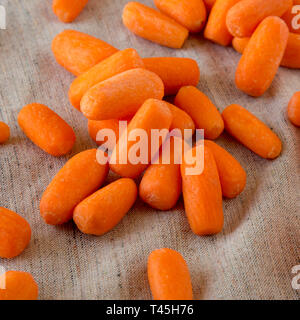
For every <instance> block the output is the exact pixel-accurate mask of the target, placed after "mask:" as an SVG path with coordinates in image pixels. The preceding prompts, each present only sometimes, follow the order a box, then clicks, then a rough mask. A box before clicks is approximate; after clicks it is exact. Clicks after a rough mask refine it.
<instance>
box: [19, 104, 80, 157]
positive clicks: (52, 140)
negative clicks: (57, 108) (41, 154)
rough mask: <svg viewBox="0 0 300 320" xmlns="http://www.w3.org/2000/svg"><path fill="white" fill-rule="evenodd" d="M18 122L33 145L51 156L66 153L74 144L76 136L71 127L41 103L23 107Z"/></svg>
mask: <svg viewBox="0 0 300 320" xmlns="http://www.w3.org/2000/svg"><path fill="white" fill-rule="evenodd" d="M18 123H19V126H20V128H21V129H22V130H23V132H24V133H25V134H26V136H27V137H28V138H29V139H30V140H31V141H32V142H33V143H34V144H35V145H37V146H38V147H40V148H41V149H42V150H44V151H45V152H47V153H49V154H51V155H52V156H55V157H60V156H63V155H66V154H67V153H69V152H70V151H71V150H72V148H73V146H74V143H75V140H76V137H75V133H74V131H73V129H72V128H71V127H70V126H69V125H68V124H67V123H66V122H65V120H63V119H62V118H61V117H60V116H59V115H58V114H56V113H55V112H54V111H52V110H51V109H49V108H48V107H47V106H45V105H43V104H39V103H31V104H28V105H27V106H25V107H23V108H22V110H21V111H20V112H19V115H18Z"/></svg>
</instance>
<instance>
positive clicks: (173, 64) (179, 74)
mask: <svg viewBox="0 0 300 320" xmlns="http://www.w3.org/2000/svg"><path fill="white" fill-rule="evenodd" d="M143 60H144V63H145V67H146V69H148V70H150V71H152V72H154V73H156V74H157V75H158V76H159V77H160V78H161V80H162V81H163V83H164V86H165V95H173V94H176V93H177V92H178V90H179V89H180V88H181V87H183V86H197V84H198V82H199V78H200V70H199V67H198V64H197V62H196V61H195V60H193V59H190V58H177V57H155V58H145V59H143Z"/></svg>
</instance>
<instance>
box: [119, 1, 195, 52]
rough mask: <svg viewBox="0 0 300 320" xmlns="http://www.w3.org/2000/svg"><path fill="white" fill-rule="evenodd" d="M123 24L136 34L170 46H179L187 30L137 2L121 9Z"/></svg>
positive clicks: (182, 42) (186, 34)
mask: <svg viewBox="0 0 300 320" xmlns="http://www.w3.org/2000/svg"><path fill="white" fill-rule="evenodd" d="M123 23H124V25H125V26H126V27H127V28H128V29H129V30H130V31H132V32H133V33H135V34H136V35H138V36H140V37H142V38H144V39H147V40H150V41H152V42H155V43H158V44H161V45H163V46H166V47H170V48H175V49H176V48H181V47H182V46H183V44H184V42H185V40H186V39H187V37H188V35H189V31H188V30H187V29H186V28H185V27H183V26H181V25H180V24H179V23H177V22H176V21H175V20H173V19H171V18H169V17H168V16H166V15H164V14H162V13H161V12H159V11H156V10H154V9H152V8H149V7H147V6H145V5H143V4H141V3H138V2H129V3H127V4H126V6H125V7H124V10H123Z"/></svg>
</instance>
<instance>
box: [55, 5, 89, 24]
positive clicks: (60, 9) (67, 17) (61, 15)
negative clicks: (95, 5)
mask: <svg viewBox="0 0 300 320" xmlns="http://www.w3.org/2000/svg"><path fill="white" fill-rule="evenodd" d="M88 1H89V0H76V1H74V0H53V4H52V9H53V12H54V13H55V14H56V15H57V17H58V19H59V20H61V21H62V22H72V21H73V20H75V19H76V18H77V17H78V16H79V14H80V12H81V11H82V10H83V9H84V7H85V6H86V4H87V3H88Z"/></svg>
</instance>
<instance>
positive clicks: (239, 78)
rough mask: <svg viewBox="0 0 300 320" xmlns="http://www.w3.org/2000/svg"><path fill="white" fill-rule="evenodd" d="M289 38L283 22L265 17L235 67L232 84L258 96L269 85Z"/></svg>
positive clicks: (251, 94) (276, 18)
mask: <svg viewBox="0 0 300 320" xmlns="http://www.w3.org/2000/svg"><path fill="white" fill-rule="evenodd" d="M288 38H289V30H288V27H287V26H286V24H285V22H284V21H283V20H281V19H280V18H278V17H268V18H266V19H265V20H263V21H262V22H261V24H260V25H259V26H258V28H257V29H256V30H255V32H254V34H253V35H252V37H251V38H250V41H249V43H248V45H247V46H246V48H245V50H244V53H243V55H242V57H241V59H240V62H239V64H238V67H237V70H236V74H235V83H236V86H237V88H238V89H240V90H241V91H243V92H245V93H247V94H248V95H250V96H254V97H259V96H261V95H263V94H264V93H265V92H266V91H267V90H268V89H269V87H270V86H271V84H272V82H273V79H274V77H275V75H276V73H277V70H278V68H279V65H280V62H281V60H282V58H283V55H284V52H285V50H286V47H287V43H288Z"/></svg>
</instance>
